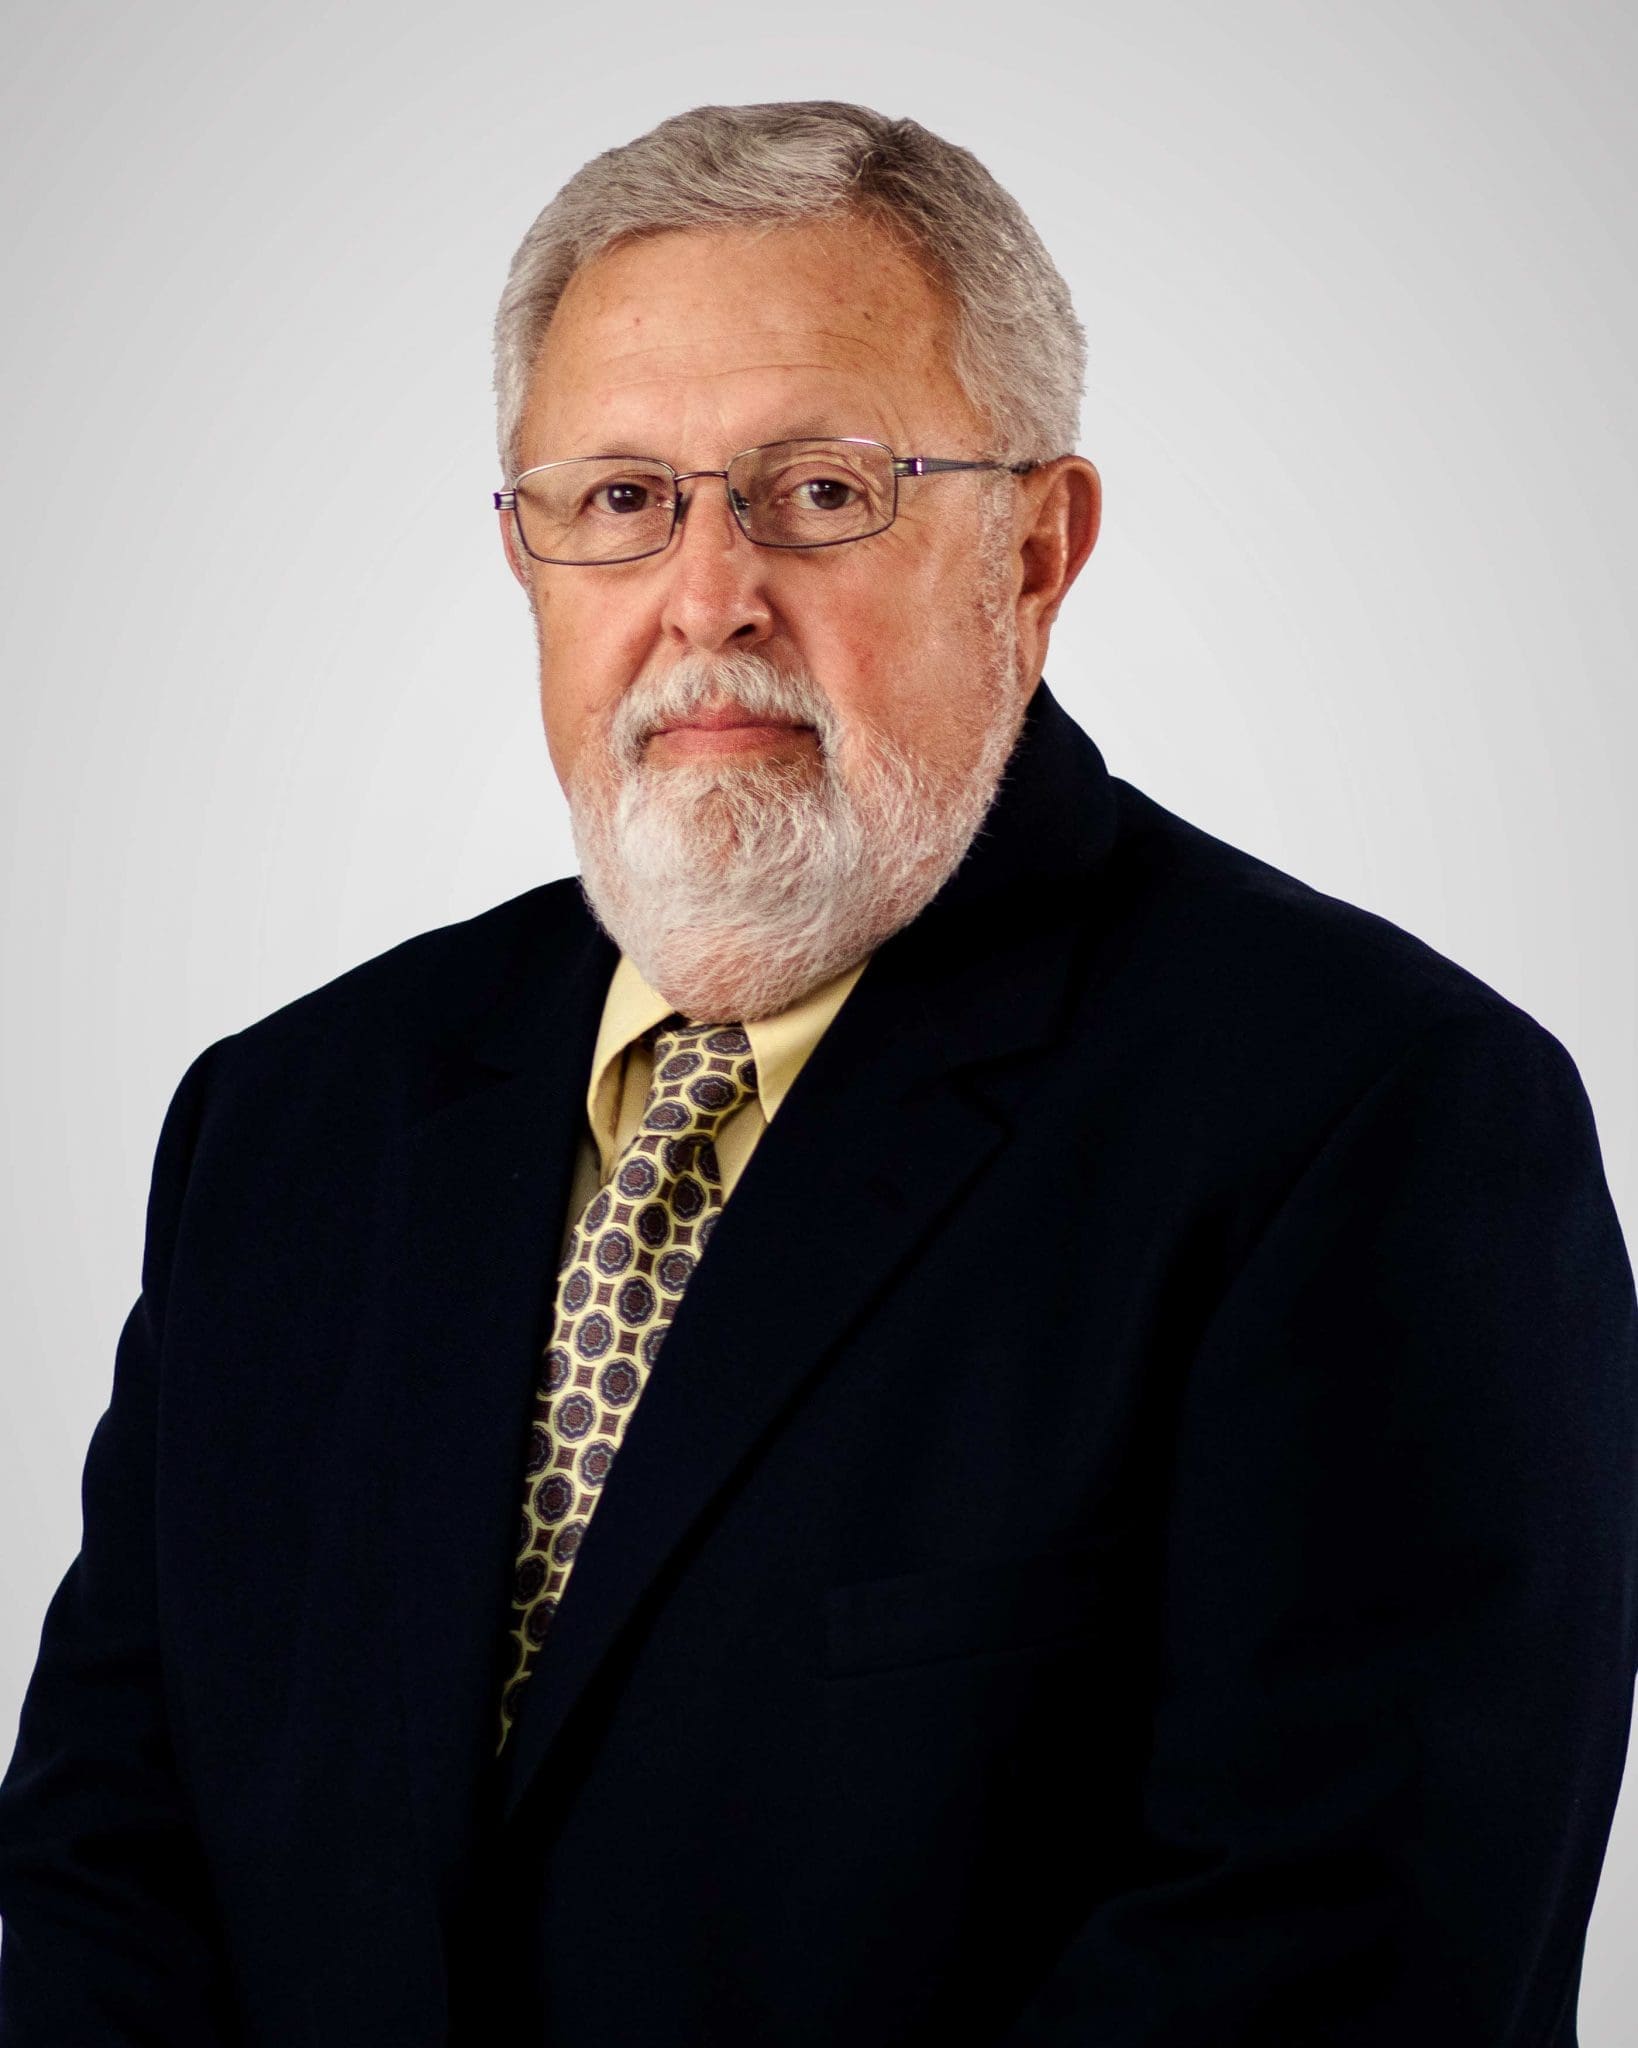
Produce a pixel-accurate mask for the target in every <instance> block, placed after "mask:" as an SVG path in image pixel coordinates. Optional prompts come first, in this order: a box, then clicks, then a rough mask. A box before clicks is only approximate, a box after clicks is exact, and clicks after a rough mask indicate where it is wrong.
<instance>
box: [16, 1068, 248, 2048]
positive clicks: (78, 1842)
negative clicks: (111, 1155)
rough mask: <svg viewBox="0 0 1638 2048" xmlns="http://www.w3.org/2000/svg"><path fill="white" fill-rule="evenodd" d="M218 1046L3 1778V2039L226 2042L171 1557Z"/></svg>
mask: <svg viewBox="0 0 1638 2048" xmlns="http://www.w3.org/2000/svg"><path fill="white" fill-rule="evenodd" d="M217 1050H218V1048H217V1047H215V1046H213V1047H211V1048H209V1049H208V1050H207V1051H206V1052H205V1053H202V1054H201V1055H200V1056H199V1058H198V1059H197V1060H195V1062H194V1063H193V1065H192V1066H191V1067H190V1068H189V1069H188V1071H187V1073H186V1074H185V1075H184V1076H183V1079H182V1081H181V1082H180V1084H179V1085H178V1087H177V1090H176V1093H175V1095H174V1096H173V1098H172V1101H171V1104H170V1108H169V1110H168V1112H167V1114H166V1117H165V1121H164V1125H163V1128H162V1131H161V1134H160V1139H159V1145H158V1150H157V1154H156V1158H155V1162H154V1169H153V1178H152V1184H151V1189H150V1194H149V1199H148V1212H147V1236H146V1245H145V1250H144V1254H143V1266H142V1290H141V1294H140V1296H139V1298H138V1300H137V1302H136V1305H135V1306H134V1307H133V1308H132V1310H131V1313H130V1315H129V1317H128V1318H127V1320H126V1322H125V1326H124V1329H123V1331H122V1332H121V1335H120V1339H119V1344H118V1348H117V1351H116V1354H115V1362H114V1375H113V1392H112V1397H111V1399H110V1402H109V1406H108V1408H107V1410H106V1412H105V1413H104V1415H103V1416H102V1418H101V1420H100V1421H99V1422H98V1424H97V1427H96V1429H95V1431H94V1433H93V1435H92V1438H91V1442H90V1448H89V1450H88V1452H87V1455H86V1460H85V1470H84V1478H83V1484H82V1493H81V1498H82V1506H83V1529H82V1538H81V1545H80V1551H79V1555H78V1556H77V1557H76V1558H75V1560H74V1562H73V1563H72V1564H71V1565H70V1566H69V1568H68V1571H67V1573H66V1575H65V1576H64V1578H63V1580H62V1582H61V1584H60V1585H59V1586H58V1588H57V1591H56V1593H55V1594H54V1596H53V1598H52V1600H51V1603H50V1605H49V1607H48V1609H47V1611H46V1616H45V1622H44V1626H43V1628H42V1631H41V1637H40V1648H39V1655H38V1658H37V1660H36V1663H35V1667H34V1672H33V1676H32V1678H31V1679H30V1682H29V1686H28V1690H27V1693H26V1696H25V1698H24V1701H23V1708H22V1714H21V1719H20V1726H19V1733H18V1739H17V1746H16V1749H15V1752H14V1753H13V1756H12V1760H11V1764H10V1767H9V1769H8V1771H7V1773H6V1776H5V1779H4V1782H3V1783H0V1920H3V1922H4V1936H3V1943H0V2048H68V2044H69V2043H73V2044H74V2048H138V2044H141V2048H158V2044H159V2043H164V2044H165V2048H225V2044H226V2043H228V2042H229V2041H230V2040H232V2039H233V2038H235V2037H234V2035H233V2033H232V2030H231V2023H230V2021H229V2019H228V2010H229V2008H228V2003H227V1999H228V1992H227V1983H226V1970H225V1964H224V1959H223V1956H222V1953H221V1949H220V1945H219V1942H218V1939H217V1937H216V1934H215V1931H214V1929H213V1925H212V1914H211V1903H210V1895H209V1887H208V1883H207V1880H206V1876H205V1872H204V1869H203V1865H202V1859H201V1856H200V1853H199V1849H198V1846H197V1843H196V1840H195V1837H194V1835H193V1833H192V1831H191V1829H190V1825H189V1817H188V1801H187V1792H186V1787H185V1786H184V1784H183V1783H182V1782H181V1779H180V1776H179V1772H178V1768H177V1761H176V1758H175V1756H174V1755H173V1753H172V1747H171V1741H170V1731H169V1727H168V1721H167V1713H166V1697H165V1676H164V1672H163V1670H162V1668H161V1657H160V1644H159V1628H158V1614H157V1607H156V1583H155V1566H154V1471H155V1460H154V1445H155V1430H156V1415H157V1403H158V1398H159V1361H160V1355H161V1346H162V1340H163V1331H164V1324H165V1300H166V1292H167V1287H168V1283H169V1278H170V1270H171V1262H172V1254H173V1251H174V1249H175V1245H176V1241H177V1234H178V1224H179V1219H180V1217H181V1214H182V1209H183V1199H184V1190H185V1186H186V1183H187V1179H188V1173H189V1167H190V1162H191V1160H192V1157H193V1152H194V1147H195V1142H196V1139H197V1135H198V1131H199V1126H200V1122H201V1118H202V1113H203V1099H204V1091H205V1074H206V1069H207V1067H208V1065H209V1063H210V1060H211V1057H212V1055H213V1054H214V1053H215V1052H217Z"/></svg>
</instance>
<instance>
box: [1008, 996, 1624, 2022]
mask: <svg viewBox="0 0 1638 2048" xmlns="http://www.w3.org/2000/svg"><path fill="white" fill-rule="evenodd" d="M1172 1445H1173V1453H1174V1455H1173V1460H1172V1464H1171V1469H1170V1480H1169V1483H1170V1492H1169V1501H1168V1509H1167V1520H1166V1534H1165V1543H1164V1555H1163V1560H1162V1564H1161V1583H1162V1587H1163V1598H1162V1607H1161V1614H1160V1633H1159V1643H1160V1658H1159V1670H1158V1677H1157V1695H1156V1697H1157V1706H1156V1712H1155V1716H1154V1719H1153V1722H1152V1725H1151V1728H1150V1748H1149V1754H1148V1756H1147V1758H1146V1760H1145V1774H1144V1778H1143V1781H1142V1786H1141V1792H1142V1807H1141V1812H1142V1831H1143V1853H1142V1855H1141V1857H1140V1858H1139V1859H1138V1860H1137V1861H1136V1862H1135V1863H1134V1865H1133V1867H1132V1870H1131V1874H1130V1878H1129V1881H1128V1882H1127V1883H1126V1884H1124V1885H1123V1887H1122V1888H1121V1889H1120V1890H1119V1891H1118V1892H1117V1893H1116V1894H1115V1895H1113V1896H1106V1897H1104V1898H1103V1899H1102V1900H1101V1902H1098V1903H1096V1904H1095V1905H1092V1907H1091V1910H1090V1911H1089V1913H1088V1914H1087V1916H1086V1917H1085V1918H1084V1920H1083V1921H1082V1923H1081V1924H1080V1925H1079V1926H1078V1927H1077V1929H1076V1930H1075V1933H1074V1935H1073V1937H1072V1939H1071V1941H1070V1942H1069V1944H1068V1946H1067V1947H1066V1948H1065V1949H1064V1950H1063V1951H1062V1953H1061V1954H1060V1956H1059V1958H1058V1960H1057V1962H1056V1964H1055V1966H1054V1969H1053V1971H1052V1973H1051V1974H1050V1976H1049V1978H1048V1979H1047V1981H1045V1982H1044V1983H1043V1984H1042V1985H1041V1986H1040V1987H1039V1989H1038V1992H1037V1994H1036V1995H1035V1996H1034V1997H1033V1999H1032V2000H1031V2001H1030V2003H1029V2004H1028V2006H1027V2008H1026V2009H1025V2011H1024V2012H1023V2013H1022V2014H1021V2015H1020V2016H1019V2018H1018V2019H1017V2021H1016V2023H1015V2024H1014V2025H1013V2026H1012V2027H1011V2029H1010V2030H1009V2031H1008V2032H1007V2033H1006V2035H1005V2037H1004V2048H1070V2044H1072V2043H1073V2044H1075V2048H1085V2044H1089V2043H1094V2042H1095V2043H1096V2044H1097V2048H1290V2044H1292V2043H1298V2042H1300V2043H1301V2044H1302V2048H1423V2044H1426V2048H1435V2044H1436V2048H1571V2044H1573V2042H1574V2040H1575V2004H1576V1996H1577V1991H1578V1985H1579V1978H1580V1969H1581V1955H1582V1945H1583V1940H1584V1936H1585V1931H1586V1925H1587V1921H1588V1917H1589V1915H1590V1912H1591V1909H1592V1902H1593V1897H1594V1892H1595V1890H1596V1887H1597V1882H1598V1876H1599V1870H1600V1866H1601V1863H1602V1859H1603V1855H1604V1849H1605V1844H1606V1841H1607V1838H1608V1833H1609V1828H1610V1824H1611V1819H1612V1815H1613V1812H1614V1808H1615V1801H1616V1793H1617V1790H1618V1787H1619V1784H1620V1779H1621V1772H1622V1763H1623V1758H1624V1754H1625V1749H1626V1740H1627V1733H1628V1725H1629V1721H1630V1718H1631V1711H1632V1687H1633V1676H1634V1666H1635V1660H1638V1648H1635V1606H1634V1597H1635V1576H1638V1307H1635V1303H1634V1295H1633V1281H1632V1270H1631V1266H1630V1264H1629V1262H1628V1258H1627V1253H1626V1250H1625V1247H1624V1245H1623V1242H1622V1237H1621V1232H1620V1228H1619V1225H1618V1222H1617V1220H1616V1217H1615V1213H1614V1210H1613V1206H1612V1203H1611V1200H1610V1195H1609V1190H1608V1188H1607V1186H1606V1182H1605V1178H1604V1172H1603V1166H1602V1161H1601V1157H1600V1152H1599V1145H1598V1139H1597V1136H1596V1134H1595V1129H1594V1123H1593V1117H1592V1112H1591V1109H1590V1107H1589V1105H1588V1101H1587V1097H1586V1094H1585V1091H1584V1089H1583V1087H1582V1083H1581V1080H1580V1076H1579V1074H1578V1072H1577V1070H1576V1067H1575V1065H1574V1062H1573V1061H1572V1059H1571V1058H1570V1055H1569V1054H1568V1053H1567V1052H1566V1050H1565V1049H1564V1047H1563V1046H1562V1045H1561V1044H1560V1042H1559V1041H1558V1040H1557V1039H1556V1038H1554V1037H1553V1036H1552V1035H1551V1034H1550V1033H1549V1032H1547V1031H1546V1030H1544V1029H1543V1028H1542V1027H1541V1026H1540V1025H1538V1024H1536V1023H1534V1022H1533V1021H1532V1020H1531V1019H1530V1018H1529V1017H1528V1016H1526V1015H1525V1014H1524V1013H1523V1012H1522V1011H1518V1010H1514V1009H1511V1008H1509V1009H1506V1010H1502V1011H1496V1012H1485V1013H1482V1014H1474V1015H1471V1016H1464V1017H1461V1018H1456V1019H1445V1020H1441V1021H1440V1022H1439V1023H1437V1024H1435V1025H1433V1026H1431V1027H1429V1028H1428V1029H1427V1030H1425V1031H1424V1032H1423V1033H1422V1034H1421V1035H1420V1036H1419V1037H1418V1038H1417V1039H1416V1040H1415V1042H1414V1043H1413V1044H1412V1045H1411V1047H1410V1048H1409V1050H1408V1051H1407V1052H1406V1053H1405V1054H1404V1055H1403V1057H1401V1058H1400V1059H1399V1060H1398V1061H1397V1062H1396V1063H1395V1064H1394V1065H1393V1066H1392V1067H1391V1068H1390V1070H1389V1071H1387V1072H1386V1073H1385V1074H1384V1075H1382V1076H1381V1077H1380V1078H1379V1080H1378V1081H1377V1082H1376V1083H1375V1084H1374V1085H1373V1086H1372V1087H1371V1088H1370V1089H1368V1090H1367V1092H1366V1093H1365V1094H1364V1095H1363V1096H1362V1097H1361V1098H1360V1099H1359V1100H1358V1101H1357V1102H1356V1103H1355V1104H1354V1106H1353V1107H1352V1109H1351V1110H1350V1111H1349V1112H1348V1113H1347V1114H1346V1116H1345V1117H1343V1119H1342V1120H1341V1121H1340V1122H1339V1123H1338V1124H1337V1125H1336V1126H1335V1127H1334V1128H1333V1129H1332V1131H1331V1133H1330V1135H1329V1137H1328V1138H1327V1139H1326V1141H1325V1142H1324V1143H1323V1144H1322V1146H1321V1147H1320V1149H1319V1150H1318V1152H1317V1153H1316V1155H1315V1156H1314V1157H1313V1159H1312V1160H1311V1162H1310V1163H1309V1165H1308V1167H1307V1168H1306V1170H1305V1171H1304V1172H1303V1173H1302V1175H1301V1176H1300V1178H1299V1179H1298V1181H1297V1183H1296V1184H1295V1185H1294V1187H1293V1188H1292V1190H1291V1191H1290V1193H1289V1195H1288V1197H1287V1198H1286V1199H1285V1200H1284V1202H1283V1203H1282V1204H1281V1205H1280V1206H1279V1208H1278V1209H1277V1211H1276V1213H1275V1214H1274V1216H1273V1217H1272V1219H1271V1220H1270V1222H1269V1223H1268V1225H1267V1226H1266V1228H1265V1229H1264V1230H1263V1231H1262V1232H1261V1234H1260V1236H1259V1238H1258V1240H1257V1241H1256V1243H1255V1245H1254V1247H1253V1250H1252V1252H1251V1254H1250V1256H1249V1257H1248V1259H1247V1260H1246V1261H1245V1262H1244V1263H1243V1265H1242V1267H1241V1269H1240V1271H1239V1273H1238V1275H1237V1277H1236V1279H1235V1281H1234V1283H1233V1285H1232V1286H1231V1288H1230V1289H1229V1290H1228V1292H1227V1293H1226V1295H1225V1296H1224V1298H1223V1299H1222V1301H1221V1303H1220V1304H1219V1307H1218V1309H1217V1311H1216V1312H1215V1313H1214V1315H1213V1318H1212V1321H1211V1323H1210V1325H1209V1326H1208V1329H1207V1331H1206V1333H1205V1336H1204V1339H1203V1341H1202V1343H1201V1344H1200V1346H1199V1347H1198V1349H1197V1350H1196V1351H1195V1353H1194V1354H1193V1356H1192V1358H1191V1360H1190V1362H1189V1364H1188V1367H1187V1371H1186V1375H1185V1377H1184V1380H1183V1383H1182V1385H1181V1387H1180V1389H1179V1391H1178V1395H1177V1406H1176V1411H1175V1436H1174V1437H1173V1439H1172Z"/></svg>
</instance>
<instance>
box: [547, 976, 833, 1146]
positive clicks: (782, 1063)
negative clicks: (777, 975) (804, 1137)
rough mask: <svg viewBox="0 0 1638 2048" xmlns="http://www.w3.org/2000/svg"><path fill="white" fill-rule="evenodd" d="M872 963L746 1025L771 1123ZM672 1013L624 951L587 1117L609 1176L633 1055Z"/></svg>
mask: <svg viewBox="0 0 1638 2048" xmlns="http://www.w3.org/2000/svg"><path fill="white" fill-rule="evenodd" d="M866 964H867V963H866V962H865V961H864V960H861V961H859V962H858V963H857V965H856V966H853V967H849V968H848V969H847V970H846V971H845V972H844V973H841V974H838V975H837V976H836V977H835V978H834V979H833V980H831V981H827V982H824V983H823V984H822V985H821V986H820V987H818V988H816V989H814V990H813V991H812V992H811V993H810V994H808V995H805V996H804V997H803V998H802V1000H801V1001H800V1002H798V1003H793V1004H792V1005H791V1007H790V1008H789V1009H788V1010H781V1011H780V1012H779V1014H778V1015H777V1016H774V1017H758V1018H756V1019H754V1020H753V1021H752V1022H750V1023H748V1024H747V1025H746V1026H745V1035H746V1037H747V1038H749V1039H750V1041H751V1052H752V1055H753V1057H754V1058H755V1060H756V1092H757V1100H758V1102H759V1104H760V1106H761V1110H762V1114H763V1117H764V1119H765V1120H766V1121H767V1122H769V1123H772V1121H773V1119H774V1117H775V1115H776V1114H777V1112H778V1109H779V1106H780V1104H781V1103H782V1102H783V1101H784V1100H785V1097H786V1096H787V1095H788V1094H789V1093H790V1089H791V1084H792V1083H793V1082H794V1081H795V1079H796V1077H797V1075H798V1074H799V1073H800V1072H801V1071H802V1066H803V1063H804V1061H805V1060H806V1059H807V1057H808V1055H809V1053H811V1052H812V1051H813V1048H814V1047H815V1046H816V1045H817V1044H818V1043H819V1041H820V1039H821V1038H822V1037H823V1036H824V1034H825V1031H826V1029H827V1028H828V1026H829V1025H830V1023H831V1020H832V1019H833V1018H834V1017H835V1015H836V1012H837V1011H838V1010H839V1009H840V1008H841V1007H842V1004H843V1002H844V1001H845V1000H846V998H847V995H848V993H849V991H850V990H851V989H852V987H853V984H854V983H855V982H856V981H857V980H858V978H859V976H860V975H861V974H862V973H863V972H864V970H865V966H866ZM671 1012H672V1005H671V1004H670V1003H668V1002H667V1001H666V999H665V997H664V996H662V995H660V994H659V993H658V992H657V991H656V990H654V989H652V988H650V987H649V985H648V983H647V982H646V981H645V980H644V979H643V977H642V976H641V975H640V974H639V973H638V971H637V969H636V968H635V967H633V965H632V964H631V962H630V961H629V960H628V959H627V958H626V956H625V954H624V953H622V954H621V955H620V958H619V959H618V960H617V961H616V963H615V968H614V974H613V976H612V977H611V979H610V981H609V992H608V995H607V997H606V998H605V999H604V1003H603V1017H602V1022H601V1023H600V1024H599V1026H598V1030H597V1044H596V1047H595V1048H594V1050H593V1052H592V1064H591V1080H590V1084H589V1085H588V1087H587V1090H586V1116H587V1120H588V1121H589V1122H590V1124H591V1128H592V1134H593V1136H594V1137H595V1138H596V1140H597V1148H598V1151H599V1153H600V1154H601V1164H602V1170H603V1173H604V1174H605V1175H607V1173H608V1170H609V1168H610V1166H611V1165H612V1164H613V1162H614V1149H615V1130H616V1127H617V1125H618V1122H619V1117H620V1094H621V1082H622V1080H623V1077H624V1062H625V1055H626V1053H627V1051H628V1050H629V1048H630V1047H631V1046H632V1045H633V1044H634V1043H635V1042H636V1041H637V1040H638V1039H639V1038H641V1037H642V1036H643V1034H644V1033H645V1032H648V1031H652V1030H653V1028H654V1026H655V1025H656V1024H659V1023H662V1022H663V1021H664V1020H665V1019H666V1018H667V1017H669V1016H670V1015H671Z"/></svg>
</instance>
